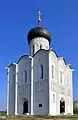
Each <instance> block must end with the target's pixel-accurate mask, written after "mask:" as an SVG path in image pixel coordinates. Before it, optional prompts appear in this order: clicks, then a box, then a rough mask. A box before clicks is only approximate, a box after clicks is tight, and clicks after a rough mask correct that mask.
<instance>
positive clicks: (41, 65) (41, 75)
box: [41, 65, 43, 79]
mask: <svg viewBox="0 0 78 120" xmlns="http://www.w3.org/2000/svg"><path fill="white" fill-rule="evenodd" d="M41 79H43V65H41Z"/></svg>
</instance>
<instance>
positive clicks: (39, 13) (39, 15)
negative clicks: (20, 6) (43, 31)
mask: <svg viewBox="0 0 78 120" xmlns="http://www.w3.org/2000/svg"><path fill="white" fill-rule="evenodd" d="M40 17H41V12H40V11H38V27H39V26H40V22H41V18H40Z"/></svg>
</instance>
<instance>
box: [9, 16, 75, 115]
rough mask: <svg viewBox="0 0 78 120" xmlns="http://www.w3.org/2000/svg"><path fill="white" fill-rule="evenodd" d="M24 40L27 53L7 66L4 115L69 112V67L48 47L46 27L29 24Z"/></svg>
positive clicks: (70, 89) (70, 96) (71, 98)
mask: <svg viewBox="0 0 78 120" xmlns="http://www.w3.org/2000/svg"><path fill="white" fill-rule="evenodd" d="M38 20H40V18H39V19H38ZM39 22H40V21H38V23H39ZM27 40H28V45H29V51H30V56H28V55H23V56H21V57H20V58H19V60H18V61H17V63H12V64H10V65H9V66H8V74H7V76H8V84H7V115H9V114H11V115H13V114H15V115H22V114H30V115H60V114H64V115H70V114H71V115H73V89H72V88H73V87H72V72H73V69H72V68H71V66H70V65H69V64H67V63H66V62H65V59H64V58H63V57H59V56H58V55H57V54H56V52H55V51H54V50H53V49H50V42H51V35H50V33H49V32H48V30H47V29H46V28H44V27H40V26H38V27H34V28H32V29H31V30H30V31H29V33H28V36H27Z"/></svg>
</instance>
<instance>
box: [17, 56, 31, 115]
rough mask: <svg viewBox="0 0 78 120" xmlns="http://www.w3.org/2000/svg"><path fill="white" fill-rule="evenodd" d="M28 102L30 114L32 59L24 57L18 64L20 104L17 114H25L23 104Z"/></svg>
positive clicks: (18, 104) (18, 103)
mask: <svg viewBox="0 0 78 120" xmlns="http://www.w3.org/2000/svg"><path fill="white" fill-rule="evenodd" d="M25 70H26V71H27V82H26V83H25V74H24V71H25ZM26 100H27V101H28V113H29V114H30V113H31V58H29V57H28V56H23V57H21V59H20V60H19V62H18V100H17V101H18V102H17V112H18V114H23V103H24V101H26Z"/></svg>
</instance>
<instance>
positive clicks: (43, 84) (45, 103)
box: [33, 50, 49, 115]
mask: <svg viewBox="0 0 78 120" xmlns="http://www.w3.org/2000/svg"><path fill="white" fill-rule="evenodd" d="M48 58H49V57H48V52H47V51H45V50H40V51H38V52H37V53H36V54H35V56H34V61H33V114H34V115H48V112H49V96H48V95H49V94H48V93H49V87H48V81H49V78H48V75H49V73H48V72H49V61H48ZM40 65H43V79H41V77H40V76H41V69H40V68H41V67H40ZM39 104H42V107H39Z"/></svg>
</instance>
